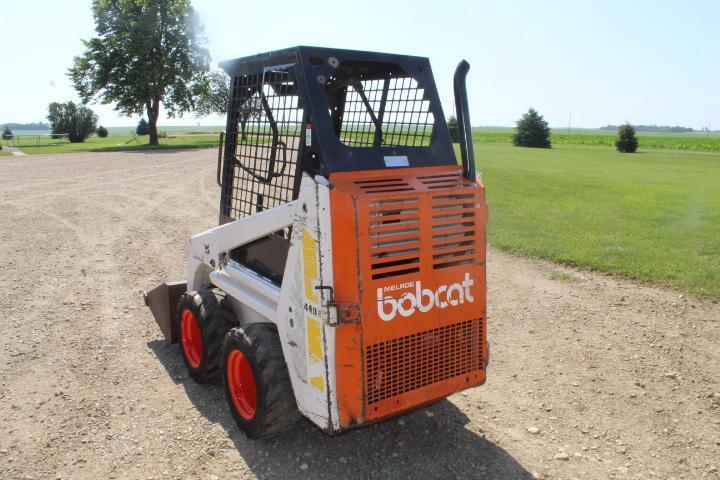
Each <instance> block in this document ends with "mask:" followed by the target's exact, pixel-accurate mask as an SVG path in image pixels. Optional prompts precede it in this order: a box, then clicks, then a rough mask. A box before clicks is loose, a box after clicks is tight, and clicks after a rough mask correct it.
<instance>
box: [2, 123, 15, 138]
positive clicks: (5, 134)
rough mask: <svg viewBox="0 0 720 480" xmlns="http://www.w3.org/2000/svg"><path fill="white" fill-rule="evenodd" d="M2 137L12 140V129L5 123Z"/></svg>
mask: <svg viewBox="0 0 720 480" xmlns="http://www.w3.org/2000/svg"><path fill="white" fill-rule="evenodd" d="M2 138H3V140H12V138H13V133H12V130H10V127H8V126H7V125H5V126H4V127H3V134H2Z"/></svg>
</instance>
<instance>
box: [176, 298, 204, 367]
mask: <svg viewBox="0 0 720 480" xmlns="http://www.w3.org/2000/svg"><path fill="white" fill-rule="evenodd" d="M180 336H181V340H182V346H183V351H184V352H185V358H186V359H187V361H188V363H189V364H190V366H191V367H192V368H198V367H199V366H200V362H201V361H202V355H203V344H202V336H201V335H200V327H199V326H198V324H197V319H195V315H194V314H193V313H192V312H191V311H190V310H188V309H187V308H186V309H185V310H183V312H182V317H181V318H180Z"/></svg>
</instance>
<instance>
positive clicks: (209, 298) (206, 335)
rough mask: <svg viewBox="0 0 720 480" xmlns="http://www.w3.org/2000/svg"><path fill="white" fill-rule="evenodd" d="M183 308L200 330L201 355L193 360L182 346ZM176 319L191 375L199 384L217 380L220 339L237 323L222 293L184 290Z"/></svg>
mask: <svg viewBox="0 0 720 480" xmlns="http://www.w3.org/2000/svg"><path fill="white" fill-rule="evenodd" d="M185 310H188V311H190V312H191V313H192V315H193V316H194V318H195V321H196V323H197V326H198V328H199V332H200V335H199V341H200V344H201V351H202V354H201V355H197V356H195V358H194V360H195V361H193V360H191V359H190V358H188V350H187V348H186V346H185V345H184V344H185V337H184V332H183V329H182V321H183V314H184V312H185ZM176 322H177V323H176V327H177V329H178V330H177V331H178V332H179V336H180V353H181V356H182V359H183V362H184V363H185V366H186V367H187V369H188V373H189V374H190V376H191V377H192V378H193V380H195V381H196V382H198V383H211V382H217V381H218V380H219V378H220V358H221V354H222V345H223V339H224V338H225V334H226V333H227V332H228V331H229V330H230V329H231V328H233V327H234V326H235V325H236V324H237V322H236V320H235V316H234V315H233V313H232V312H231V311H230V310H229V309H228V308H227V307H225V293H224V292H223V291H222V290H219V289H203V290H199V291H197V292H187V293H186V294H184V295H183V296H182V297H181V298H180V301H179V302H178V308H177V316H176ZM197 353H199V352H197Z"/></svg>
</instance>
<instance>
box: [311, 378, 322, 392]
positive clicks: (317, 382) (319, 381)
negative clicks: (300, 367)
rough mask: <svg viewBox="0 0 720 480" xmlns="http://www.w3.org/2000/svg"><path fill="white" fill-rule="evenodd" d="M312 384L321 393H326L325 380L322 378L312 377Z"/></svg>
mask: <svg viewBox="0 0 720 480" xmlns="http://www.w3.org/2000/svg"><path fill="white" fill-rule="evenodd" d="M310 384H311V385H312V386H313V387H315V388H317V389H318V390H320V391H321V392H324V391H325V380H324V379H323V377H321V376H318V377H310Z"/></svg>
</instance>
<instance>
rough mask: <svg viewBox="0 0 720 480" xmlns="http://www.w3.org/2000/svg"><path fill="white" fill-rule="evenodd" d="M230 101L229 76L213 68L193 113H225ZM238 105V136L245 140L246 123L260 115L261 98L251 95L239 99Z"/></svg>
mask: <svg viewBox="0 0 720 480" xmlns="http://www.w3.org/2000/svg"><path fill="white" fill-rule="evenodd" d="M229 102H230V77H228V76H227V74H225V72H223V71H222V70H215V71H213V72H211V73H210V75H209V77H208V84H207V88H205V89H204V90H203V91H201V92H200V94H199V96H198V100H197V102H196V104H195V115H196V116H198V117H205V116H207V115H212V114H218V115H227V110H228V105H229ZM241 102H242V103H241V104H240V106H239V107H238V109H239V112H238V123H239V124H240V132H241V135H240V138H241V140H247V124H248V122H249V121H250V120H258V119H259V118H260V116H261V115H262V108H263V107H262V100H261V99H260V97H259V96H257V95H253V96H252V97H250V98H246V99H244V100H242V101H241Z"/></svg>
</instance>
